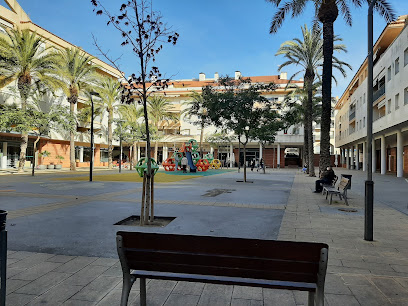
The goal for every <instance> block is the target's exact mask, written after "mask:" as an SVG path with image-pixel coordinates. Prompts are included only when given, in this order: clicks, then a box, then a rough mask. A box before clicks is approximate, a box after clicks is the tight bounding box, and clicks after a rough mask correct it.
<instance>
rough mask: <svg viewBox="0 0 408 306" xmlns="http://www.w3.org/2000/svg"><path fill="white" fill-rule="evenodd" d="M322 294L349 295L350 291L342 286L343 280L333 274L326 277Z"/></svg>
mask: <svg viewBox="0 0 408 306" xmlns="http://www.w3.org/2000/svg"><path fill="white" fill-rule="evenodd" d="M324 292H325V293H333V294H351V292H350V289H349V288H348V287H347V286H346V285H345V284H344V281H343V279H342V278H341V277H340V276H339V275H335V274H327V275H326V282H325V285H324Z"/></svg>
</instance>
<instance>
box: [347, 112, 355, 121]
mask: <svg viewBox="0 0 408 306" xmlns="http://www.w3.org/2000/svg"><path fill="white" fill-rule="evenodd" d="M354 118H356V111H353V112H352V113H350V115H349V121H351V120H353V119H354Z"/></svg>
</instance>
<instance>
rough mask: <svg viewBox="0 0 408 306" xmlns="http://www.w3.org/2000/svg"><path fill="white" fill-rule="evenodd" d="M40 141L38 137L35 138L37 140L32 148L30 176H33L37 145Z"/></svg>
mask: <svg viewBox="0 0 408 306" xmlns="http://www.w3.org/2000/svg"><path fill="white" fill-rule="evenodd" d="M39 140H40V136H39V135H38V136H37V139H36V140H35V141H34V146H33V169H32V171H31V175H32V176H34V169H35V157H36V156H37V143H38V141H39Z"/></svg>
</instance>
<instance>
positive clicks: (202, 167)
mask: <svg viewBox="0 0 408 306" xmlns="http://www.w3.org/2000/svg"><path fill="white" fill-rule="evenodd" d="M196 167H197V170H198V171H202V172H204V171H207V170H208V168H209V167H210V163H209V162H208V160H206V159H200V160H199V161H198V162H197V164H196Z"/></svg>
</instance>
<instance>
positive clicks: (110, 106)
mask: <svg viewBox="0 0 408 306" xmlns="http://www.w3.org/2000/svg"><path fill="white" fill-rule="evenodd" d="M95 89H96V91H97V92H98V93H99V95H100V97H101V100H102V101H101V104H102V105H101V106H102V109H103V110H106V112H107V113H108V167H109V169H112V166H113V165H112V151H113V146H112V139H113V130H112V124H113V115H114V113H115V112H116V110H117V109H118V104H119V100H120V96H121V84H120V82H119V81H118V80H116V79H113V78H111V77H108V76H106V77H103V78H101V79H100V80H98V82H97V87H96V88H95Z"/></svg>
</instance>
